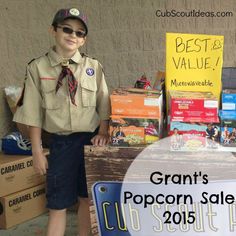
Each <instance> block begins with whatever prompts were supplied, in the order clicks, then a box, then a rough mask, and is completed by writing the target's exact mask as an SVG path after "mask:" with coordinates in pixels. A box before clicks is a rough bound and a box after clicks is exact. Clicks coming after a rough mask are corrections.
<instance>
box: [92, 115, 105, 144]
mask: <svg viewBox="0 0 236 236" xmlns="http://www.w3.org/2000/svg"><path fill="white" fill-rule="evenodd" d="M108 125H109V121H108V120H102V121H101V122H100V127H99V131H98V134H97V135H95V136H94V137H93V138H92V139H91V143H92V144H93V145H95V146H103V145H106V144H108V143H109V133H108Z"/></svg>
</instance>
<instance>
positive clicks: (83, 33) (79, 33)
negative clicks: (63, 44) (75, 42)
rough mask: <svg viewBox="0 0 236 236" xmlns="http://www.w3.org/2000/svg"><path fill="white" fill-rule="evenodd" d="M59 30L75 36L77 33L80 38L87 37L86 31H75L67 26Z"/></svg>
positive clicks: (60, 27)
mask: <svg viewBox="0 0 236 236" xmlns="http://www.w3.org/2000/svg"><path fill="white" fill-rule="evenodd" d="M57 28H59V29H62V31H63V32H64V33H66V34H73V33H74V32H75V35H76V36H77V37H78V38H84V37H85V36H86V33H85V32H84V31H74V30H73V29H71V28H69V27H66V26H57Z"/></svg>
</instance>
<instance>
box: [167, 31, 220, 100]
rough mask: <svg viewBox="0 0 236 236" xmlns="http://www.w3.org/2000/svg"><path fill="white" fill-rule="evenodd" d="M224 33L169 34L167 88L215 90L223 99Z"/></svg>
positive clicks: (216, 94) (213, 91) (215, 93)
mask: <svg viewBox="0 0 236 236" xmlns="http://www.w3.org/2000/svg"><path fill="white" fill-rule="evenodd" d="M223 45H224V36H217V35H200V34H178V33H167V34H166V90H167V94H168V91H170V90H181V91H198V92H199V91H200V92H212V93H213V94H214V95H215V96H217V98H220V92H221V70H222V65H223Z"/></svg>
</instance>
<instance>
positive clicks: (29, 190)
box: [0, 153, 46, 229]
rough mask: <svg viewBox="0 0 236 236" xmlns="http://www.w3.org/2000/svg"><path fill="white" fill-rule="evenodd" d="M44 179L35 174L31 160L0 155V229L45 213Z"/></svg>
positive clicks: (18, 156)
mask: <svg viewBox="0 0 236 236" xmlns="http://www.w3.org/2000/svg"><path fill="white" fill-rule="evenodd" d="M44 183H45V176H41V175H39V174H36V173H35V171H34V169H33V159H32V156H20V155H17V156H14V155H5V154H3V153H0V186H1V188H0V229H8V228H10V227H12V226H14V225H17V224H20V223H22V222H24V221H26V220H29V219H31V218H33V217H36V216H38V215H40V214H42V213H44V212H46V208H45V206H46V200H45V184H44Z"/></svg>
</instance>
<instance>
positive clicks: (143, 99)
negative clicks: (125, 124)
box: [110, 89, 162, 118]
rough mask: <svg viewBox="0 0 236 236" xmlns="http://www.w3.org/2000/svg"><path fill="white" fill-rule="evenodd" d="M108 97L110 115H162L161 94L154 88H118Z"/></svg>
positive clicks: (158, 116) (156, 116) (157, 116)
mask: <svg viewBox="0 0 236 236" xmlns="http://www.w3.org/2000/svg"><path fill="white" fill-rule="evenodd" d="M110 99H111V111H112V115H121V116H138V117H143V116H145V117H155V118H160V117H161V115H162V94H161V93H160V92H155V91H154V90H152V91H149V90H143V89H128V90H125V89H120V90H119V89H118V90H115V91H113V93H112V95H111V96H110Z"/></svg>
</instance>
